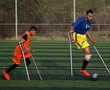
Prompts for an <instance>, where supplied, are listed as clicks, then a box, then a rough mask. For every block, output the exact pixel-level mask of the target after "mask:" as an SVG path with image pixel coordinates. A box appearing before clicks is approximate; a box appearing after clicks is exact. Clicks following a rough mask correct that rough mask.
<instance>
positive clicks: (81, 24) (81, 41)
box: [70, 9, 96, 76]
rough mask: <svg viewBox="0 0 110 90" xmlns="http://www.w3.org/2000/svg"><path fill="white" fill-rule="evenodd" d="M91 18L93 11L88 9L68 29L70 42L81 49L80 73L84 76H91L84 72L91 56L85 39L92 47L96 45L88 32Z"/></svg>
mask: <svg viewBox="0 0 110 90" xmlns="http://www.w3.org/2000/svg"><path fill="white" fill-rule="evenodd" d="M93 16H94V14H93V11H92V10H91V9H89V10H88V11H87V12H86V15H85V16H82V17H80V18H79V19H77V20H76V22H74V23H72V26H71V28H70V37H71V42H72V43H74V44H75V45H76V46H77V48H78V49H82V50H83V52H84V53H85V57H84V61H83V65H82V67H81V70H80V72H81V73H83V74H84V75H86V76H91V74H90V73H89V72H88V71H87V70H86V67H87V65H88V63H89V62H90V60H91V56H92V54H91V50H90V48H89V46H90V45H89V43H88V42H87V37H88V39H89V40H90V41H91V42H92V43H93V44H94V45H96V41H95V40H94V39H93V37H92V36H91V34H90V33H89V31H88V30H89V29H90V26H91V24H92V20H93Z"/></svg>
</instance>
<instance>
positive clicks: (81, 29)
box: [72, 16, 92, 34]
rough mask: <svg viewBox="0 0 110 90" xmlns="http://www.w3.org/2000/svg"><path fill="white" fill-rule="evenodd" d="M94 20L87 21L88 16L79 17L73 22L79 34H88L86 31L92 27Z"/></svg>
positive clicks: (75, 30)
mask: <svg viewBox="0 0 110 90" xmlns="http://www.w3.org/2000/svg"><path fill="white" fill-rule="evenodd" d="M91 24H92V22H91V21H87V20H86V17H84V16H83V17H81V18H79V19H78V20H77V21H76V22H75V23H73V24H72V26H73V27H74V32H76V33H79V34H86V32H87V31H88V30H89V29H90V26H91Z"/></svg>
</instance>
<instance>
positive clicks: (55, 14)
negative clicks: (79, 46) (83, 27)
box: [0, 0, 110, 40]
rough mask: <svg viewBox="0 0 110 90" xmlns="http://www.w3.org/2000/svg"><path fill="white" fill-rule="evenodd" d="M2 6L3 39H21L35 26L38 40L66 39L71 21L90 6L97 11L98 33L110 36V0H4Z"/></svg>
mask: <svg viewBox="0 0 110 90" xmlns="http://www.w3.org/2000/svg"><path fill="white" fill-rule="evenodd" d="M0 6H1V8H0V33H1V35H0V39H18V38H19V36H20V35H21V34H22V33H23V32H24V31H25V30H27V29H28V28H29V27H30V26H31V25H35V26H37V27H38V29H39V32H40V33H39V34H38V36H36V37H38V39H49V40H50V39H51V40H54V39H57V40H58V39H61V40H65V39H66V38H67V32H68V31H69V26H70V25H71V23H72V22H73V21H74V20H75V19H77V18H78V17H80V16H82V15H84V14H85V11H86V10H87V9H89V8H92V9H93V10H94V12H95V20H94V22H95V24H96V25H94V27H93V29H94V30H95V32H96V33H97V34H99V36H100V31H101V32H102V33H103V32H104V34H103V35H102V37H101V39H104V40H108V37H109V33H108V32H109V26H110V25H109V23H110V20H109V16H110V13H109V7H110V1H109V0H97V1H96V0H83V1H82V0H60V1H59V0H52V1H51V0H4V1H1V3H0ZM42 33H43V34H42ZM96 33H95V36H96ZM35 39H36V38H35ZM97 39H98V38H97Z"/></svg>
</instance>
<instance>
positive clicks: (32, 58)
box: [31, 56, 43, 80]
mask: <svg viewBox="0 0 110 90" xmlns="http://www.w3.org/2000/svg"><path fill="white" fill-rule="evenodd" d="M31 57H32V60H33V63H34V65H35V67H36V70H37V73H38V75H39V78H40V80H43V78H42V76H41V74H40V71H39V69H38V67H37V64H36V62H35V59H34V57H33V56H31Z"/></svg>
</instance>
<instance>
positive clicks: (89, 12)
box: [86, 9, 94, 21]
mask: <svg viewBox="0 0 110 90" xmlns="http://www.w3.org/2000/svg"><path fill="white" fill-rule="evenodd" d="M93 16H94V12H93V11H92V10H91V9H89V10H87V11H86V18H87V20H88V21H91V20H92V19H93Z"/></svg>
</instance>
